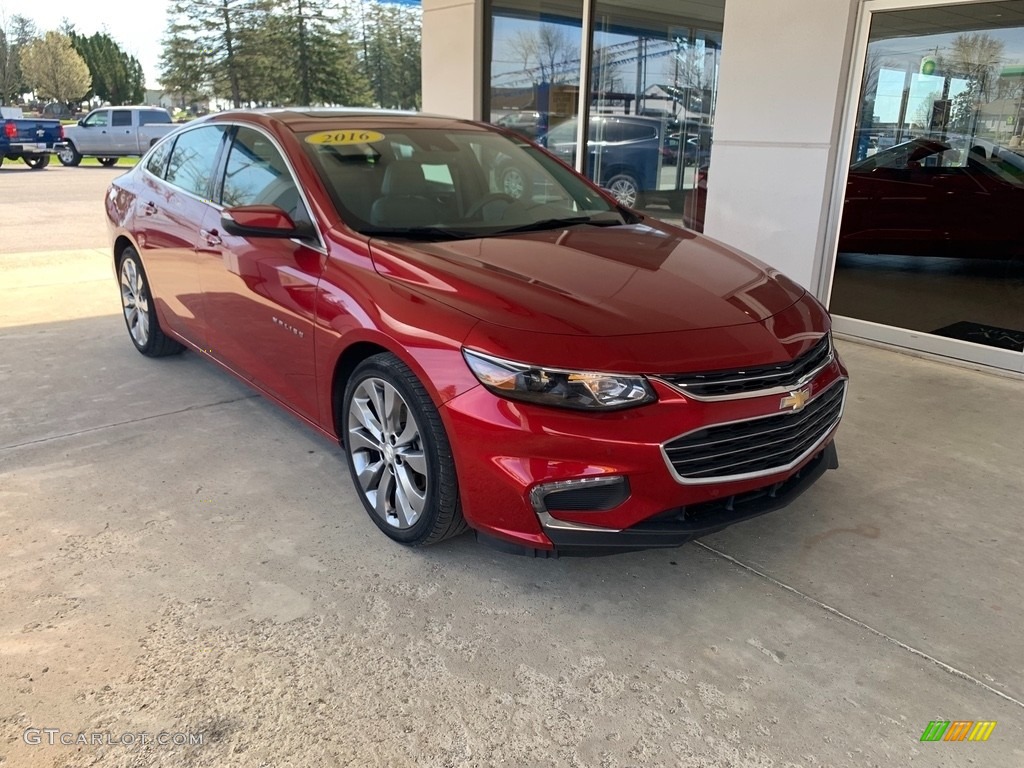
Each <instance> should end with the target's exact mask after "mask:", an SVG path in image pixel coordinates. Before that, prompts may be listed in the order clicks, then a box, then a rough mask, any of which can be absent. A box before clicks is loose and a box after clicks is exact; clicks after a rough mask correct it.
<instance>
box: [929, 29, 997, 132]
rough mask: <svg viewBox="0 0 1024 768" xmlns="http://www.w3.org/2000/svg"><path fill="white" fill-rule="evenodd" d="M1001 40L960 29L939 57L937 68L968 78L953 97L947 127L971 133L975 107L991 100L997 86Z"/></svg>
mask: <svg viewBox="0 0 1024 768" xmlns="http://www.w3.org/2000/svg"><path fill="white" fill-rule="evenodd" d="M1003 47H1004V46H1003V43H1002V42H1001V41H1000V40H997V39H996V38H994V37H992V35H990V34H988V33H987V32H962V33H960V34H959V35H957V36H956V37H955V38H953V42H952V43H951V44H950V45H949V47H948V48H946V49H944V50H943V51H942V53H941V54H940V55H939V56H938V71H939V73H941V74H942V75H944V76H945V77H946V83H947V86H946V90H947V91H948V90H949V87H948V83H949V81H950V79H951V78H960V79H963V80H966V81H967V87H966V88H965V89H964V90H963V91H961V92H960V93H958V94H957V95H956V96H954V97H953V102H952V105H951V109H950V119H949V126H948V130H950V131H952V132H954V133H973V132H974V124H975V121H976V119H977V115H978V110H979V109H980V108H981V106H982V104H985V103H987V102H989V101H991V99H992V95H993V94H994V93H995V91H996V89H997V87H998V78H997V73H996V67H997V66H998V65H999V64H1000V63H1001V62H1002V59H1003Z"/></svg>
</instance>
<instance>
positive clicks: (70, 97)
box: [21, 31, 92, 105]
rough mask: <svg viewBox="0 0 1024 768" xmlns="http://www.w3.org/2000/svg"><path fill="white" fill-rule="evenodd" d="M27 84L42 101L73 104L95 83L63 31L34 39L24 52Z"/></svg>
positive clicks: (22, 60)
mask: <svg viewBox="0 0 1024 768" xmlns="http://www.w3.org/2000/svg"><path fill="white" fill-rule="evenodd" d="M21 68H22V71H23V72H24V73H25V81H26V82H27V83H28V85H29V86H30V87H31V89H32V90H33V91H35V93H36V95H37V96H38V97H40V98H43V99H52V100H54V101H58V102H60V103H61V104H68V105H70V104H71V103H72V102H75V101H78V100H80V99H81V98H82V97H83V96H85V94H86V93H88V92H89V88H90V87H91V85H92V83H91V80H90V78H89V67H88V66H86V63H85V60H84V59H82V57H81V56H79V55H78V54H77V53H76V52H75V49H74V48H73V47H72V46H71V40H70V38H68V36H67V35H62V34H61V33H60V32H53V31H51V32H47V33H46V35H45V36H44V37H42V38H39V39H36V40H33V41H32V42H30V43H29V44H28V45H26V46H25V47H24V49H23V50H22V52H21Z"/></svg>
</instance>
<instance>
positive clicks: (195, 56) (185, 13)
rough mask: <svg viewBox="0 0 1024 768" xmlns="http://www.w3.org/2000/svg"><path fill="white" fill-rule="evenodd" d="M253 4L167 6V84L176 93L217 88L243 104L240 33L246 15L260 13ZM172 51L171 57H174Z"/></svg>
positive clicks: (221, 0)
mask: <svg viewBox="0 0 1024 768" xmlns="http://www.w3.org/2000/svg"><path fill="white" fill-rule="evenodd" d="M260 5H261V4H260V3H254V2H251V1H250V0H198V1H197V0H175V2H172V3H171V4H170V5H169V6H168V8H167V17H168V23H167V34H166V36H165V37H164V56H163V57H161V66H162V71H161V82H162V83H164V84H165V87H166V85H167V84H182V85H184V86H185V87H179V88H178V89H176V90H181V91H185V90H189V89H199V88H203V87H207V86H208V87H211V88H212V89H213V90H214V91H215V92H224V91H226V92H227V93H228V94H230V97H231V102H232V104H234V106H236V107H239V106H241V104H242V80H243V77H244V75H243V71H242V68H241V66H240V62H239V60H238V57H237V55H236V48H237V47H238V44H239V41H238V30H239V28H240V27H241V26H243V24H244V22H243V18H244V17H245V16H246V14H249V13H252V12H259V10H260ZM169 52H170V55H168V53H169Z"/></svg>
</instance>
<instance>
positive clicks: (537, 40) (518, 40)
mask: <svg viewBox="0 0 1024 768" xmlns="http://www.w3.org/2000/svg"><path fill="white" fill-rule="evenodd" d="M582 18H583V4H582V2H581V1H580V0H577V1H576V2H573V0H532V1H530V2H523V3H517V4H516V6H515V8H505V7H501V6H495V7H494V10H493V15H492V26H491V61H490V66H491V85H490V92H489V94H488V95H489V107H490V120H491V122H492V123H495V124H496V125H500V126H502V127H504V128H508V129H509V130H511V131H515V132H516V133H518V134H520V135H521V136H524V137H526V138H528V139H531V140H532V139H536V138H538V137H539V136H542V135H544V134H545V133H547V132H548V131H549V130H551V129H552V128H554V127H555V126H557V125H559V124H560V123H563V122H565V121H566V120H568V119H569V118H571V117H574V116H575V115H576V114H577V112H578V109H579V82H580V79H579V75H580V41H581V40H582V35H583V28H582Z"/></svg>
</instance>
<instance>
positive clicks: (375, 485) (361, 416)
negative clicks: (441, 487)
mask: <svg viewBox="0 0 1024 768" xmlns="http://www.w3.org/2000/svg"><path fill="white" fill-rule="evenodd" d="M347 446H348V451H349V454H350V456H351V458H352V467H353V469H354V472H355V475H356V482H357V483H358V484H359V488H360V490H361V491H362V492H363V494H364V495H365V496H366V499H367V501H368V502H369V504H370V507H371V508H372V509H373V511H374V513H375V514H376V515H377V516H378V517H379V518H380V519H381V520H382V521H383V522H385V523H386V524H387V525H388V526H390V527H392V528H397V529H399V530H405V529H408V528H411V527H412V526H413V525H415V524H416V522H417V521H418V520H419V519H420V516H421V515H422V514H423V512H424V509H425V508H426V501H427V491H428V483H429V481H428V477H427V458H426V455H425V454H424V451H423V439H422V437H421V435H420V427H419V424H418V423H417V422H416V418H415V417H414V416H413V413H412V410H411V409H410V408H409V404H408V403H407V402H406V401H405V399H404V398H403V397H402V395H401V393H400V392H399V391H398V390H397V389H396V388H395V387H394V386H393V385H392V384H390V383H389V382H387V381H385V380H384V379H380V378H377V377H369V378H366V379H364V380H363V381H361V382H359V384H358V385H357V387H356V390H355V392H354V393H353V396H352V399H351V401H350V405H349V412H348V441H347Z"/></svg>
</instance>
